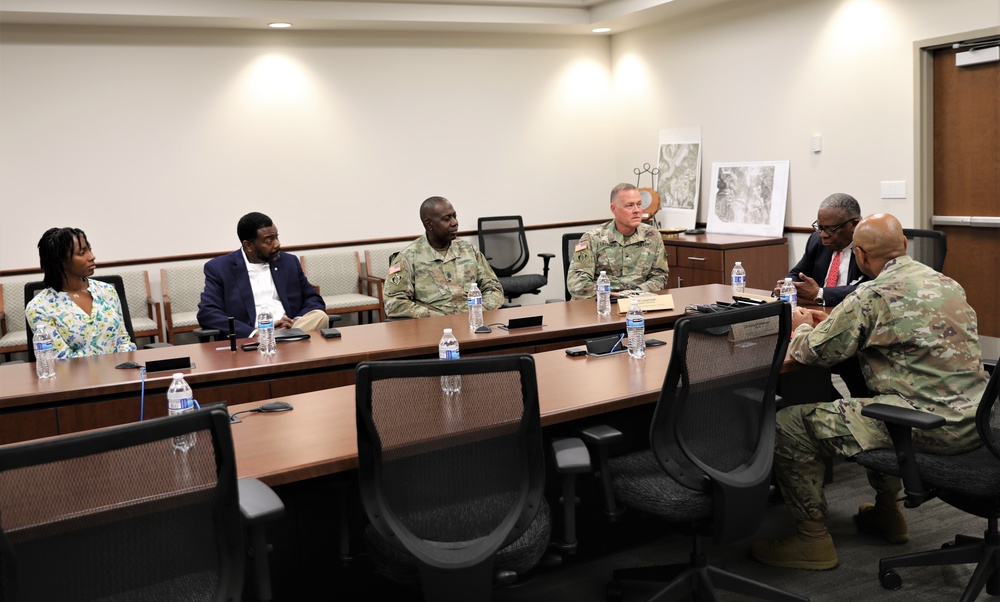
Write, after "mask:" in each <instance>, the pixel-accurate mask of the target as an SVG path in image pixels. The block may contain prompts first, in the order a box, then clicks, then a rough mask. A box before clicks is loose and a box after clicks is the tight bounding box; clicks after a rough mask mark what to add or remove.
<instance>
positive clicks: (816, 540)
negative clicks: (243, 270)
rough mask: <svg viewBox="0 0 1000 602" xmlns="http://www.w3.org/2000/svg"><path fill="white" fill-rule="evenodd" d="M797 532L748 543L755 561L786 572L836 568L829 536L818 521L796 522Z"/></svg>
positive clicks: (835, 551)
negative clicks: (782, 537)
mask: <svg viewBox="0 0 1000 602" xmlns="http://www.w3.org/2000/svg"><path fill="white" fill-rule="evenodd" d="M798 529H799V531H798V533H796V534H795V535H792V536H791V537H786V538H784V539H759V540H757V541H755V542H753V543H752V544H750V554H751V555H752V556H753V557H754V558H755V559H757V561H758V562H761V563H763V564H767V565H770V566H776V567H781V568H786V569H806V570H810V571H826V570H829V569H832V568H835V567H836V566H837V562H838V561H837V549H836V548H834V547H833V537H831V536H830V532H829V531H827V530H826V525H825V524H823V521H821V520H800V521H799V525H798Z"/></svg>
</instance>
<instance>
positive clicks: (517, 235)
mask: <svg viewBox="0 0 1000 602" xmlns="http://www.w3.org/2000/svg"><path fill="white" fill-rule="evenodd" d="M479 250H480V251H481V252H482V253H483V255H485V256H487V257H489V262H490V266H491V267H492V268H493V271H494V272H496V275H497V276H498V277H507V276H512V275H514V274H516V273H517V272H519V271H521V269H523V268H524V266H525V265H527V264H528V258H529V257H528V239H527V238H526V237H525V235H524V225H523V224H522V222H521V216H519V215H512V216H505V217H481V218H479Z"/></svg>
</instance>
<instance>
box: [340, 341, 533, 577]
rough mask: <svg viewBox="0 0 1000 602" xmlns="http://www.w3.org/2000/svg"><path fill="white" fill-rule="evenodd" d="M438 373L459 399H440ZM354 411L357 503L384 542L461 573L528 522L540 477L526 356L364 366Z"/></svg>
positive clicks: (530, 372) (529, 361)
mask: <svg viewBox="0 0 1000 602" xmlns="http://www.w3.org/2000/svg"><path fill="white" fill-rule="evenodd" d="M445 370H447V373H456V374H461V376H462V389H461V392H460V393H457V394H452V395H447V394H445V393H443V392H442V391H441V381H440V377H441V375H442V374H444V373H445ZM357 402H358V454H359V472H360V475H361V483H362V498H363V499H364V500H365V506H366V509H367V511H368V513H369V516H371V517H372V522H373V523H374V525H375V527H376V528H377V529H378V530H379V532H380V533H381V534H382V536H383V537H385V538H386V539H387V540H390V541H396V542H397V545H400V546H401V547H403V548H404V549H406V550H408V551H409V552H410V553H411V554H413V555H414V556H416V557H417V559H418V561H419V562H421V563H426V564H428V565H431V566H435V567H438V568H441V567H455V568H465V567H467V566H469V565H474V564H478V563H481V562H483V561H484V560H485V559H487V558H490V557H492V556H493V555H494V554H495V553H496V551H497V550H498V549H500V548H501V547H503V546H504V545H506V544H507V543H509V542H511V541H513V540H514V539H516V538H517V537H519V536H520V535H521V533H522V532H523V531H524V530H525V529H526V528H527V526H528V525H529V524H530V523H531V520H532V519H533V518H534V513H535V511H536V510H537V508H538V504H539V502H540V498H541V489H542V484H543V479H544V468H543V461H542V452H541V449H542V446H541V431H540V427H539V415H538V401H537V388H536V384H535V374H534V363H533V361H532V359H531V357H530V356H499V357H491V358H475V359H462V360H453V361H448V362H441V361H439V360H415V361H401V362H370V363H364V364H362V365H361V366H359V368H358V377H357Z"/></svg>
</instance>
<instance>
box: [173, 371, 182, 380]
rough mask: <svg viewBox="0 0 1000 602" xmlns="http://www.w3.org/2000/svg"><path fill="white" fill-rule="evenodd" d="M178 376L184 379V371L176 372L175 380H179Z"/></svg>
mask: <svg viewBox="0 0 1000 602" xmlns="http://www.w3.org/2000/svg"><path fill="white" fill-rule="evenodd" d="M178 378H179V379H181V380H183V379H184V373H183V372H177V373H176V374H174V380H177V379H178Z"/></svg>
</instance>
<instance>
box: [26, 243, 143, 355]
mask: <svg viewBox="0 0 1000 602" xmlns="http://www.w3.org/2000/svg"><path fill="white" fill-rule="evenodd" d="M38 259H39V261H40V263H41V267H42V271H43V272H45V285H46V287H47V288H46V289H44V290H43V291H41V292H40V293H38V294H37V295H35V298H34V299H32V300H31V301H30V302H29V303H28V305H27V307H25V308H24V314H25V317H26V318H27V319H28V324H29V325H30V326H31V330H32V332H38V328H39V327H40V326H46V327H47V328H48V330H49V333H51V335H52V343H53V348H54V349H55V352H56V357H57V358H60V359H61V358H68V357H82V356H86V355H100V354H103V353H116V352H118V351H132V350H134V349H135V344H134V343H132V340H131V339H130V338H129V336H128V331H127V330H126V329H125V320H124V318H123V316H122V305H121V302H120V301H119V300H118V293H117V292H115V287H114V286H112V285H110V284H107V283H105V282H101V281H99V280H94V279H92V278H90V276H92V275H93V274H94V269H95V268H96V267H97V264H96V263H95V260H94V252H93V250H92V249H91V248H90V243H89V242H88V241H87V235H86V234H84V232H83V230H80V229H78V228H52V229H50V230H48V231H47V232H46V233H45V234H43V235H42V238H41V240H39V241H38Z"/></svg>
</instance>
